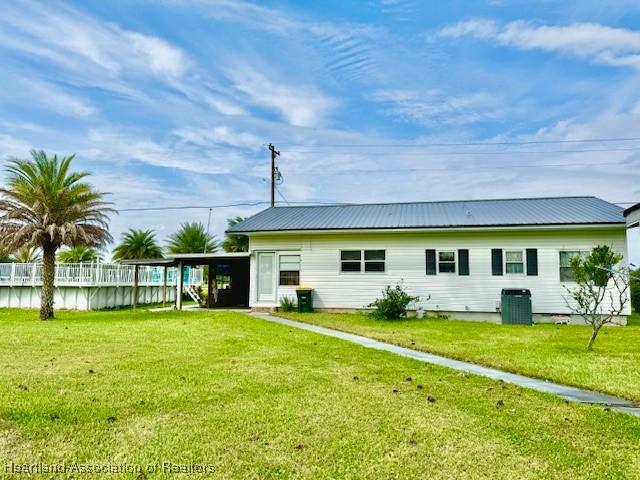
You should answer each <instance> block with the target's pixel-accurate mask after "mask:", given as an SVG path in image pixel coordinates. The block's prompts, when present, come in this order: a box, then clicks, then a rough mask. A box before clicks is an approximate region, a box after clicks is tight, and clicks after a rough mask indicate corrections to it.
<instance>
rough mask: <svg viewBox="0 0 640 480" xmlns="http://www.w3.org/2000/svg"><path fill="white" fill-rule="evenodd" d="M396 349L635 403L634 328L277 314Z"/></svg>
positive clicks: (639, 334)
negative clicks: (594, 333) (591, 343)
mask: <svg viewBox="0 0 640 480" xmlns="http://www.w3.org/2000/svg"><path fill="white" fill-rule="evenodd" d="M283 316H286V317H288V318H292V319H295V320H301V321H304V322H309V323H315V324H318V325H323V326H325V327H331V328H335V329H337V330H343V331H348V332H353V333H358V334H361V335H365V336H368V337H371V338H375V339H378V340H384V341H387V342H390V343H395V344H397V345H402V346H408V347H411V348H415V349H418V350H423V351H427V352H431V353H437V354H441V355H444V356H447V357H451V358H457V359H461V360H468V361H471V362H475V363H479V364H482V365H488V366H491V367H497V368H501V369H503V370H508V371H510V372H517V373H522V374H525V375H530V376H534V377H538V378H543V379H547V380H553V381H556V382H561V383H566V384H569V385H576V386H579V387H584V388H588V389H592V390H598V391H601V392H606V393H611V394H613V395H618V396H621V397H625V398H628V399H630V400H634V401H639V402H640V322H639V321H638V314H635V315H634V318H632V319H631V322H630V326H626V327H607V328H603V329H602V330H601V331H600V335H599V336H598V339H597V340H596V343H595V347H594V351H593V352H587V351H586V345H587V342H588V340H589V335H590V330H589V328H588V327H585V326H578V325H572V326H568V325H549V324H545V325H533V326H522V325H499V324H494V323H483V322H465V321H459V320H436V319H424V320H417V319H409V320H402V321H381V320H376V319H373V318H371V317H370V316H369V315H366V314H327V313H313V314H297V313H292V314H283Z"/></svg>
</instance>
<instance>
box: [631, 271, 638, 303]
mask: <svg viewBox="0 0 640 480" xmlns="http://www.w3.org/2000/svg"><path fill="white" fill-rule="evenodd" d="M630 274H631V282H630V286H631V305H632V306H633V310H634V311H636V312H640V268H638V269H637V270H632V271H631V272H630Z"/></svg>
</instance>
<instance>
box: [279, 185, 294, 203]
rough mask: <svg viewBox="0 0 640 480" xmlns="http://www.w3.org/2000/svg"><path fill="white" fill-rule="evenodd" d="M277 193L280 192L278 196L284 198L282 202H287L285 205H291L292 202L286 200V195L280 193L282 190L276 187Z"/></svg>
mask: <svg viewBox="0 0 640 480" xmlns="http://www.w3.org/2000/svg"><path fill="white" fill-rule="evenodd" d="M276 191H277V192H278V194H279V195H280V196H281V197H282V200H284V201H285V203H286V204H287V205H291V202H289V200H287V199H286V197H285V196H284V194H283V193H282V192H281V191H280V189H279V188H278V186H277V185H276Z"/></svg>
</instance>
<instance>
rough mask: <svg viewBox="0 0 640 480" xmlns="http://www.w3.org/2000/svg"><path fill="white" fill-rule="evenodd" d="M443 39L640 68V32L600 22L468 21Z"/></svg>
mask: <svg viewBox="0 0 640 480" xmlns="http://www.w3.org/2000/svg"><path fill="white" fill-rule="evenodd" d="M439 35H440V36H442V37H451V38H459V37H463V36H472V37H474V38H478V39H483V40H494V41H495V42H497V43H498V44H501V45H505V46H511V47H515V48H519V49H521V50H544V51H548V52H555V53H560V54H563V55H568V56H573V57H577V58H582V59H586V60H588V61H591V62H593V63H599V64H605V65H612V66H628V67H633V68H637V69H640V31H638V30H631V29H626V28H614V27H608V26H606V25H600V24H597V23H573V24H569V25H535V24H532V23H529V22H525V21H521V20H518V21H514V22H510V23H507V24H505V25H498V24H497V23H496V22H493V21H491V20H481V19H480V20H478V19H474V20H467V21H463V22H459V23H457V24H455V25H450V26H447V27H445V28H443V29H441V30H440V32H439Z"/></svg>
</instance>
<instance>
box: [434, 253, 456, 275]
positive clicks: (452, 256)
mask: <svg viewBox="0 0 640 480" xmlns="http://www.w3.org/2000/svg"><path fill="white" fill-rule="evenodd" d="M438 272H439V273H456V252H438Z"/></svg>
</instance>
